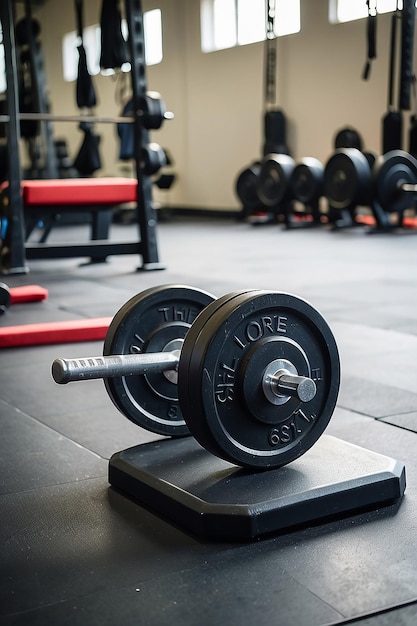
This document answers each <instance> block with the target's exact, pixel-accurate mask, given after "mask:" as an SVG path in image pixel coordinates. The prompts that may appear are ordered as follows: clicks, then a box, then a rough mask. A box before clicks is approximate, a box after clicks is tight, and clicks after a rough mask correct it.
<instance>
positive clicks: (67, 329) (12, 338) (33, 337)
mask: <svg viewBox="0 0 417 626" xmlns="http://www.w3.org/2000/svg"><path fill="white" fill-rule="evenodd" d="M111 320H112V318H111V317H98V318H95V319H89V320H87V319H82V320H71V321H66V322H45V323H41V324H23V325H21V326H4V327H3V328H0V348H15V347H19V346H35V345H40V344H49V343H73V342H77V341H96V340H102V339H104V338H105V336H106V333H107V329H108V327H109V324H110V322H111Z"/></svg>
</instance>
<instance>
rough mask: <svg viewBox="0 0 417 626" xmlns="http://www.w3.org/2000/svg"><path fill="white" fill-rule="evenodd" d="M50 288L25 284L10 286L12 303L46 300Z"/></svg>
mask: <svg viewBox="0 0 417 626" xmlns="http://www.w3.org/2000/svg"><path fill="white" fill-rule="evenodd" d="M47 297H48V290H47V289H45V288H44V287H40V286H39V285H25V286H23V287H11V288H10V304H20V303H22V302H39V301H40V300H46V298H47Z"/></svg>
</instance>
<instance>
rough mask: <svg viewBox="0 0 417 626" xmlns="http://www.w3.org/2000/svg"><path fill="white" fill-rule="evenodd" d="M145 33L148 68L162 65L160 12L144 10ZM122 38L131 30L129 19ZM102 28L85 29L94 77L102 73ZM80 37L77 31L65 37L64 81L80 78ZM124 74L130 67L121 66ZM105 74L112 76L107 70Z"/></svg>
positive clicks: (123, 26)
mask: <svg viewBox="0 0 417 626" xmlns="http://www.w3.org/2000/svg"><path fill="white" fill-rule="evenodd" d="M143 31H144V38H145V61H146V65H156V64H157V63H161V61H162V58H163V54H162V17H161V10H160V9H153V10H152V11H145V12H144V14H143ZM122 33H123V37H124V38H125V39H127V36H128V29H127V23H126V20H122ZM100 36H101V34H100V26H99V25H98V24H94V25H93V26H88V27H87V28H84V30H83V43H84V48H85V51H86V55H87V66H88V71H89V72H90V74H91V75H92V76H95V75H96V74H98V73H99V72H100ZM78 43H79V41H78V37H77V32H76V31H75V30H74V31H72V32H70V33H67V34H66V35H64V38H63V40H62V64H63V74H64V80H65V81H67V82H71V81H73V80H76V78H77V69H78V51H77V45H78ZM122 70H123V71H127V72H128V71H129V70H130V65H129V64H128V63H127V64H126V67H122ZM103 73H105V74H110V73H113V72H112V71H111V70H110V71H108V70H104V72H103Z"/></svg>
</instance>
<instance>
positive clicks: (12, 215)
mask: <svg viewBox="0 0 417 626" xmlns="http://www.w3.org/2000/svg"><path fill="white" fill-rule="evenodd" d="M0 19H1V23H2V27H3V44H4V58H5V66H6V84H7V109H8V115H9V122H8V123H7V125H6V128H7V148H8V168H9V193H8V205H7V206H3V207H1V208H0V213H1V215H2V217H3V218H5V219H7V230H6V237H5V241H4V244H3V248H2V251H1V256H0V271H1V272H2V273H7V274H23V273H26V272H28V268H27V266H26V255H25V224H24V215H23V201H22V196H21V192H20V183H21V168H20V158H19V140H20V126H19V119H18V113H19V96H18V89H17V68H16V54H15V38H14V24H13V7H12V0H2V1H1V2H0Z"/></svg>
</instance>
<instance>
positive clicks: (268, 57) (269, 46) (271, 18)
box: [265, 0, 277, 104]
mask: <svg viewBox="0 0 417 626" xmlns="http://www.w3.org/2000/svg"><path fill="white" fill-rule="evenodd" d="M276 39H277V38H276V36H275V0H266V38H265V67H266V71H265V104H275V100H276V66H277V48H276Z"/></svg>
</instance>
